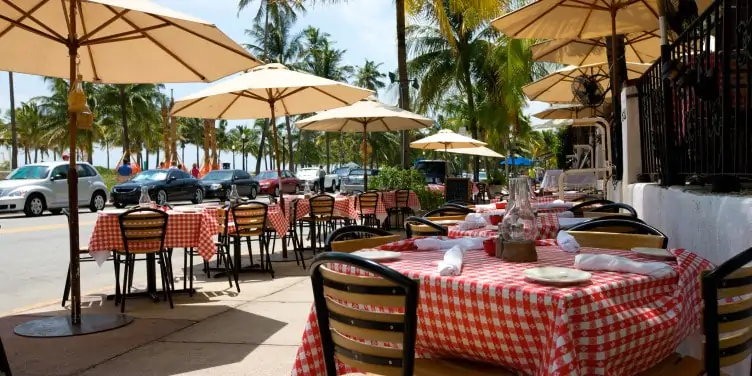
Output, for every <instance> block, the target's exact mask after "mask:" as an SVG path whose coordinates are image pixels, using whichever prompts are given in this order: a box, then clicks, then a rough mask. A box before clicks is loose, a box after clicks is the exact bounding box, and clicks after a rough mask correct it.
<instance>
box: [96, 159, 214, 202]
mask: <svg viewBox="0 0 752 376" xmlns="http://www.w3.org/2000/svg"><path fill="white" fill-rule="evenodd" d="M141 187H149V196H151V199H152V200H153V201H155V202H156V203H157V204H159V205H164V204H167V203H168V202H170V201H191V202H193V203H194V204H200V203H201V202H202V201H203V200H204V190H203V187H202V185H201V181H200V180H198V179H196V178H194V177H193V176H191V175H190V174H189V173H187V172H185V171H182V170H178V169H176V168H173V169H169V170H162V169H160V170H146V171H142V172H140V173H138V175H136V176H134V177H133V178H132V179H131V180H128V181H126V182H124V183H120V184H118V185H116V186H114V187H112V193H111V195H110V197H111V198H112V203H113V205H115V207H117V208H122V207H124V206H126V205H134V204H138V199H139V198H140V197H141Z"/></svg>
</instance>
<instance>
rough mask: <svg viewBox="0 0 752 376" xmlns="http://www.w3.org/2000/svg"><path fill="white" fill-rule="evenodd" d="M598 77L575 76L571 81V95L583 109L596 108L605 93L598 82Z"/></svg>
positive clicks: (601, 101)
mask: <svg viewBox="0 0 752 376" xmlns="http://www.w3.org/2000/svg"><path fill="white" fill-rule="evenodd" d="M599 79H600V77H599V76H577V77H575V78H574V80H572V94H574V97H575V98H576V99H577V101H578V102H580V103H581V104H582V105H583V106H585V107H598V106H600V105H601V104H602V103H603V100H604V99H605V97H606V93H605V92H604V90H603V86H601V84H600V82H599Z"/></svg>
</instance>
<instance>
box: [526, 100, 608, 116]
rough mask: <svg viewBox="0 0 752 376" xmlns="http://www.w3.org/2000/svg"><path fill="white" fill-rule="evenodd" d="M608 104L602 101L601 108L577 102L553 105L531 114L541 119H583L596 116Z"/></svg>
mask: <svg viewBox="0 0 752 376" xmlns="http://www.w3.org/2000/svg"><path fill="white" fill-rule="evenodd" d="M609 105H610V104H609V103H604V104H603V105H601V109H598V108H592V107H585V106H582V105H579V104H567V105H554V106H551V107H550V108H547V109H545V110H543V111H541V112H538V113H535V114H533V115H531V116H533V117H536V118H538V119H541V120H556V119H583V118H589V117H595V116H598V113H599V111H600V112H603V111H602V109H603V107H607V106H609Z"/></svg>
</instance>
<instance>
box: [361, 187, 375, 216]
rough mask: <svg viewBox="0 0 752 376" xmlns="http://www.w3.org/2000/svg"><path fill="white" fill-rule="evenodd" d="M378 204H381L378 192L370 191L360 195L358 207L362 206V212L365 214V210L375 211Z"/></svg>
mask: <svg viewBox="0 0 752 376" xmlns="http://www.w3.org/2000/svg"><path fill="white" fill-rule="evenodd" d="M378 204H379V194H378V192H372V191H368V192H366V193H361V194H359V195H358V205H360V211H361V212H363V210H364V209H367V210H374V211H375V210H376V206H377V205H378Z"/></svg>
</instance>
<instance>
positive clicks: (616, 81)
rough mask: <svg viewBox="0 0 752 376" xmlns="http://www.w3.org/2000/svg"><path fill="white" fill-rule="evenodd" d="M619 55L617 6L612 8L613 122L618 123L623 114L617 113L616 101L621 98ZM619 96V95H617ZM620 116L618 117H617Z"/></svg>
mask: <svg viewBox="0 0 752 376" xmlns="http://www.w3.org/2000/svg"><path fill="white" fill-rule="evenodd" d="M618 61H619V57H618V56H616V8H611V98H612V105H611V107H612V111H613V119H612V122H613V124H614V125H616V122H617V120H619V119H618V118H620V117H621V114H617V113H616V101H617V98H621V93H620V92H619V77H618V76H619V74H621V72H619V62H618ZM617 96H618V97H617ZM617 117H618V118H617Z"/></svg>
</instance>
